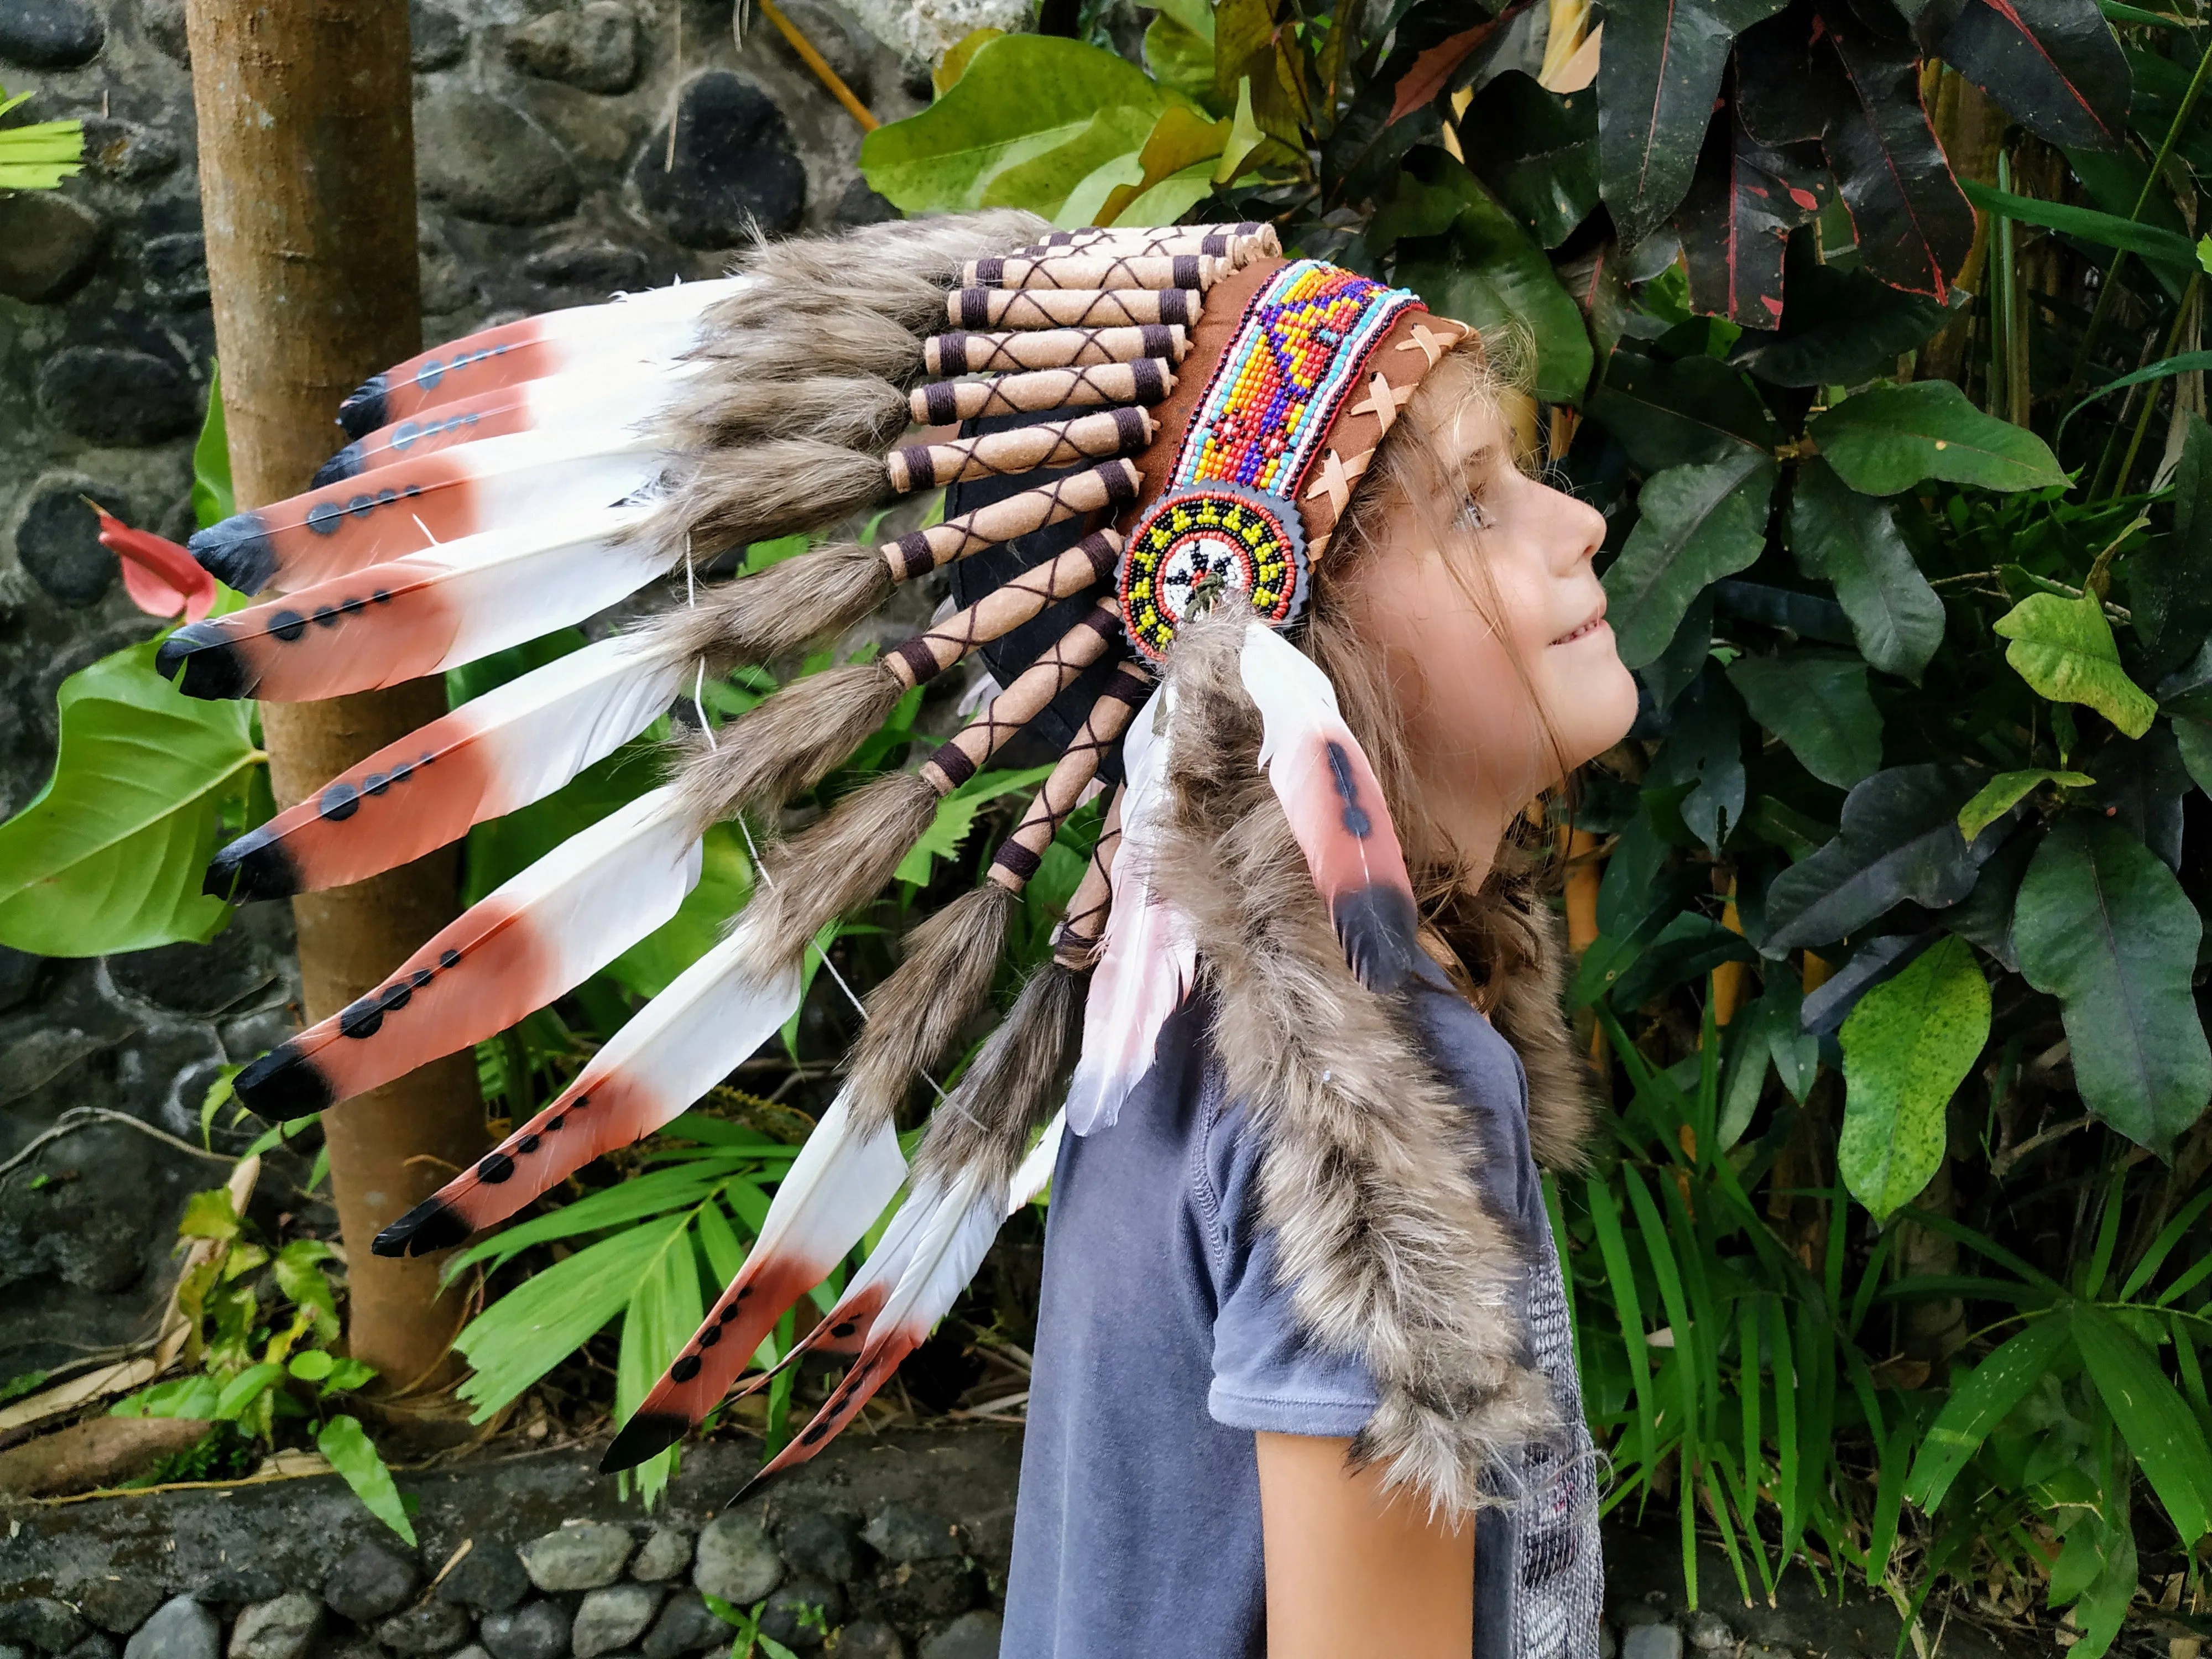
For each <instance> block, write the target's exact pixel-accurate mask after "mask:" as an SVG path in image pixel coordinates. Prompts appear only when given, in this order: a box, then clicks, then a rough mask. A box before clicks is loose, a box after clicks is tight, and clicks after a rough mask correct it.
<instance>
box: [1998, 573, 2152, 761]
mask: <svg viewBox="0 0 2212 1659" xmlns="http://www.w3.org/2000/svg"><path fill="white" fill-rule="evenodd" d="M1991 626H1992V627H1993V629H1995V631H1996V635H1997V636H1998V637H1999V638H2001V639H2005V640H2008V641H2011V643H2010V644H2008V646H2006V647H2005V660H2006V661H2007V662H2008V663H2010V664H2011V665H2013V668H2014V669H2015V671H2017V672H2018V673H2019V675H2020V677H2021V678H2022V679H2024V680H2026V681H2027V683H2028V684H2030V685H2031V686H2033V687H2034V688H2035V690H2036V691H2037V693H2038V694H2039V695H2040V696H2045V697H2048V698H2049V699H2050V700H2051V702H2078V703H2081V704H2083V705H2084V706H2086V707H2087V708H2093V709H2095V710H2096V711H2097V712H2098V713H2099V714H2102V715H2103V716H2104V717H2105V718H2106V720H2110V721H2112V724H2113V725H2114V726H2118V728H2119V729H2120V730H2121V731H2122V732H2125V733H2126V734H2127V735H2128V736H2129V737H2130V738H2140V737H2141V736H2142V734H2143V733H2144V732H2148V731H2149V730H2150V724H2151V722H2152V721H2153V720H2156V719H2157V718H2158V703H2157V702H2156V700H2155V699H2154V698H2153V697H2152V696H2151V695H2150V694H2149V693H2148V691H2145V690H2143V689H2142V687H2141V686H2139V685H2137V684H2136V683H2135V682H2134V681H2133V680H2131V679H2130V678H2128V674H2127V671H2126V670H2125V669H2124V668H2123V667H2121V666H2120V648H2119V647H2118V645H2117V644H2115V643H2114V642H2113V640H2112V623H2109V622H2107V621H2106V620H2105V606H2104V604H2103V602H2102V601H2101V600H2100V599H2098V598H2097V596H2096V595H2095V594H2094V593H2084V594H2082V595H2081V597H2080V598H2078V599H2068V598H2065V597H2064V596H2063V595H2061V594H2057V593H2031V594H2029V595H2028V596H2027V598H2026V599H2022V600H2021V602H2020V603H2019V604H2018V605H2015V606H2014V607H2013V608H2012V609H2011V610H2010V611H2007V612H2006V613H2005V614H2004V615H2003V616H2002V617H1998V618H1997V619H1996V622H1995V623H1993V624H1991Z"/></svg>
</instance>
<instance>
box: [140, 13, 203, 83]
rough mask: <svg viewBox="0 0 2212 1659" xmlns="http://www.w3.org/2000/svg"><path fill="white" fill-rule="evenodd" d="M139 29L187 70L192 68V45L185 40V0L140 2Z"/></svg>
mask: <svg viewBox="0 0 2212 1659" xmlns="http://www.w3.org/2000/svg"><path fill="white" fill-rule="evenodd" d="M138 27H140V28H142V29H143V30H145V31H146V38H147V39H148V40H151V41H152V42H153V43H154V44H155V46H159V47H160V48H161V51H162V52H164V53H165V54H167V56H168V57H170V58H173V59H174V60H175V61H176V62H178V63H179V64H183V65H184V66H185V68H186V69H190V68H191V66H192V48H191V42H190V41H189V40H186V39H185V0H138Z"/></svg>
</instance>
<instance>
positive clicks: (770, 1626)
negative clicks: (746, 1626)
mask: <svg viewBox="0 0 2212 1659" xmlns="http://www.w3.org/2000/svg"><path fill="white" fill-rule="evenodd" d="M844 1622H845V1593H844V1591H842V1590H841V1589H838V1588H837V1586H836V1585H835V1584H833V1583H828V1582H826V1581H824V1580H823V1579H819V1578H794V1579H793V1580H792V1581H791V1582H790V1583H787V1584H785V1585H784V1586H783V1587H782V1589H779V1590H777V1591H776V1592H775V1595H771V1596H769V1598H768V1605H767V1606H766V1607H763V1608H762V1609H761V1618H760V1627H761V1634H762V1635H763V1636H767V1637H770V1638H773V1639H775V1640H776V1641H778V1642H781V1643H782V1644H784V1646H786V1647H787V1648H793V1649H796V1650H799V1651H800V1652H802V1653H811V1652H812V1651H813V1650H815V1649H816V1648H818V1647H820V1646H821V1645H822V1643H823V1638H825V1637H827V1636H828V1635H829V1632H831V1631H833V1630H835V1629H836V1628H837V1626H840V1625H842V1624H843V1623H844Z"/></svg>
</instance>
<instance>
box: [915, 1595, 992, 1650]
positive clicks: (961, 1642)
mask: <svg viewBox="0 0 2212 1659" xmlns="http://www.w3.org/2000/svg"><path fill="white" fill-rule="evenodd" d="M1001 1629H1002V1626H1001V1625H1000V1619H999V1615H998V1614H997V1613H993V1612H991V1611H989V1610H988V1609H987V1608H984V1607H978V1608H976V1609H975V1611H974V1612H973V1613H962V1614H961V1615H960V1616H959V1617H958V1618H957V1619H956V1620H953V1621H952V1622H951V1624H949V1625H947V1626H945V1628H944V1629H943V1630H941V1631H939V1632H937V1634H936V1635H934V1636H933V1637H931V1638H929V1639H928V1640H927V1641H926V1642H924V1643H923V1644H921V1659H999V1636H1000V1630H1001Z"/></svg>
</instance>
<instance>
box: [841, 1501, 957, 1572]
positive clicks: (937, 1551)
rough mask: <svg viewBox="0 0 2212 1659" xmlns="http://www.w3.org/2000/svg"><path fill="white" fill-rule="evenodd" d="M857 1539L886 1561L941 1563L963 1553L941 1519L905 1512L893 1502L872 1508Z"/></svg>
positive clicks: (953, 1531)
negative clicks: (864, 1540) (871, 1546)
mask: <svg viewBox="0 0 2212 1659" xmlns="http://www.w3.org/2000/svg"><path fill="white" fill-rule="evenodd" d="M860 1536H861V1537H863V1538H865V1539H866V1540H867V1541H868V1542H869V1543H871V1544H872V1545H874V1546H875V1548H876V1553H878V1554H879V1555H881V1556H882V1557H883V1558H884V1559H885V1560H886V1561H942V1560H945V1559H950V1558H951V1557H955V1556H960V1555H964V1554H966V1553H967V1552H966V1550H965V1549H964V1548H963V1547H962V1545H961V1542H960V1538H959V1534H958V1533H957V1530H956V1529H955V1528H954V1527H953V1525H952V1523H951V1522H949V1521H947V1520H946V1519H945V1517H944V1516H939V1515H931V1514H929V1513H927V1511H926V1510H916V1509H909V1508H908V1506H907V1505H906V1504H902V1503H899V1502H898V1501H897V1500H896V1499H894V1498H886V1499H885V1500H884V1502H882V1503H881V1504H878V1505H877V1506H876V1511H875V1513H874V1514H873V1515H871V1516H869V1517H868V1524H867V1525H866V1528H863V1529H862V1530H861V1533H860Z"/></svg>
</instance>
